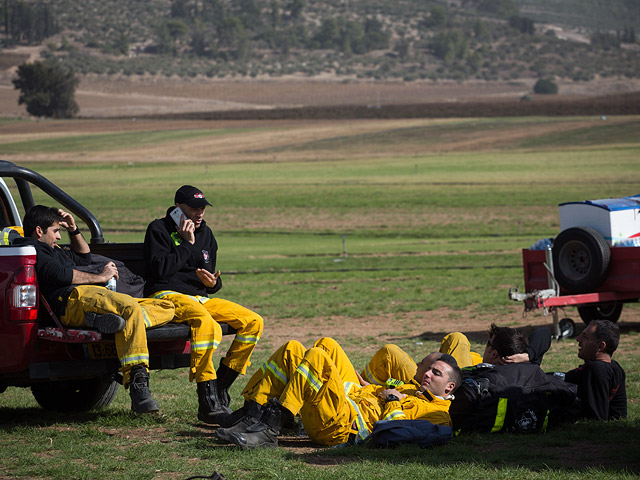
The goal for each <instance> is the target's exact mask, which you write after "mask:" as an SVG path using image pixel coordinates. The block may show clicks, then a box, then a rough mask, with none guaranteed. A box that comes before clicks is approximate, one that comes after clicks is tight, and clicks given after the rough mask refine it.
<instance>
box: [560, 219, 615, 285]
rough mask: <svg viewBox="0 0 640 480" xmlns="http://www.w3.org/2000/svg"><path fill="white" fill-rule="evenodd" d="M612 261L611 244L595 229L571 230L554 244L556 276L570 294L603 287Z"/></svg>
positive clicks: (564, 231)
mask: <svg viewBox="0 0 640 480" xmlns="http://www.w3.org/2000/svg"><path fill="white" fill-rule="evenodd" d="M610 260H611V250H610V249H609V244H608V243H607V242H606V241H605V239H604V238H603V237H602V235H600V233H599V232H597V231H595V230H594V229H592V228H586V227H573V228H568V229H566V230H563V231H562V232H560V234H559V235H558V236H557V237H556V239H555V240H554V241H553V266H554V269H553V270H554V274H555V277H556V280H557V281H558V283H559V284H560V286H561V287H562V288H564V289H565V290H567V291H568V292H570V293H589V292H592V291H594V290H596V289H597V288H598V287H599V286H600V285H602V284H603V283H604V280H605V278H606V274H607V270H608V268H609V262H610Z"/></svg>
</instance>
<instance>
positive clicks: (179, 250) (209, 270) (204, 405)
mask: <svg viewBox="0 0 640 480" xmlns="http://www.w3.org/2000/svg"><path fill="white" fill-rule="evenodd" d="M207 205H211V204H210V203H209V202H208V201H207V199H206V198H205V196H204V194H203V193H202V192H201V191H200V190H199V189H197V188H196V187H193V186H191V185H183V186H182V187H180V188H179V189H178V191H177V192H176V195H175V206H172V207H170V208H169V209H168V210H167V214H166V216H165V217H164V218H160V219H157V220H154V221H153V222H151V223H150V224H149V226H148V227H147V233H146V235H145V239H144V257H145V264H146V269H147V272H146V280H147V283H146V285H145V295H147V296H151V297H153V298H162V299H166V300H170V301H171V302H173V304H174V305H175V307H176V313H175V315H176V316H175V318H174V321H175V322H181V323H188V324H189V325H190V326H191V372H190V376H189V379H190V380H191V381H193V380H194V379H195V380H196V382H197V387H198V418H199V419H200V420H201V421H203V422H205V423H217V421H216V416H218V415H219V414H221V413H225V414H227V413H229V412H230V411H231V410H230V409H229V401H230V398H229V393H228V389H229V387H230V386H231V384H232V383H233V382H234V381H235V379H236V377H237V376H238V374H239V373H242V374H244V373H245V372H246V369H247V367H248V366H249V365H250V362H249V359H250V357H251V353H252V352H253V349H254V348H255V346H256V343H257V342H258V340H259V338H260V335H261V334H262V328H263V320H262V317H261V316H260V315H258V314H257V313H254V312H252V311H251V310H249V309H247V308H244V307H242V306H241V305H238V304H236V303H233V302H230V301H228V300H223V299H221V298H217V297H214V298H209V296H208V295H209V294H213V293H216V292H217V291H218V290H220V289H221V288H222V279H221V278H220V271H216V254H217V251H218V244H217V242H216V239H215V237H214V236H213V232H212V231H211V229H210V228H209V227H208V226H207V224H206V222H205V221H204V211H205V208H206V207H207ZM176 207H179V208H180V210H181V212H182V213H179V215H176V216H175V218H176V220H174V218H172V215H171V213H172V212H173V210H174V209H175V208H176ZM219 322H223V323H227V324H228V325H229V326H231V327H232V328H234V329H235V330H236V332H237V333H236V337H235V339H234V341H233V342H232V344H231V346H230V347H229V351H228V352H227V354H226V356H225V358H223V359H222V360H221V361H220V366H219V367H218V371H217V372H216V370H215V369H214V367H213V361H212V359H213V353H214V352H215V350H216V349H217V348H218V345H219V344H220V340H221V339H222V330H221V328H220V325H219V324H218V323H219Z"/></svg>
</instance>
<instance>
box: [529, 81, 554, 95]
mask: <svg viewBox="0 0 640 480" xmlns="http://www.w3.org/2000/svg"><path fill="white" fill-rule="evenodd" d="M533 91H534V92H535V93H539V94H543V95H553V94H556V93H558V85H556V84H555V82H553V81H552V80H549V79H547V78H541V79H540V80H538V81H537V82H536V84H535V85H534V86H533Z"/></svg>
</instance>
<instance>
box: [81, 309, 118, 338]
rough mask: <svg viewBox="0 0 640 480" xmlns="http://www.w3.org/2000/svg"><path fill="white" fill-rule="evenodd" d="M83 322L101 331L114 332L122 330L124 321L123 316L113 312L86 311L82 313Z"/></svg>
mask: <svg viewBox="0 0 640 480" xmlns="http://www.w3.org/2000/svg"><path fill="white" fill-rule="evenodd" d="M84 324H85V325H86V326H87V327H91V328H95V329H96V330H99V331H101V332H102V333H116V332H120V331H122V330H124V326H125V321H124V318H122V317H121V316H120V315H116V314H115V313H96V312H86V313H85V314H84Z"/></svg>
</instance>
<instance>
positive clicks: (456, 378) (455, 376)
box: [435, 353, 462, 393]
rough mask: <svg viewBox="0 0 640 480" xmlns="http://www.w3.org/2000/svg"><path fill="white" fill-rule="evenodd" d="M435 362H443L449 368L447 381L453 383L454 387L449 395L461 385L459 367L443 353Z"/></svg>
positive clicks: (453, 359) (450, 357) (451, 358)
mask: <svg viewBox="0 0 640 480" xmlns="http://www.w3.org/2000/svg"><path fill="white" fill-rule="evenodd" d="M435 361H438V362H444V363H446V364H447V365H449V366H450V367H451V373H450V374H449V381H450V382H453V383H455V387H453V390H452V391H451V393H453V392H455V391H456V390H457V388H458V387H459V386H460V385H461V384H462V372H461V371H460V367H459V366H458V362H456V359H455V358H453V357H452V356H451V355H449V354H448V353H443V354H442V355H441V356H440V358H438V359H436V360H435Z"/></svg>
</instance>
